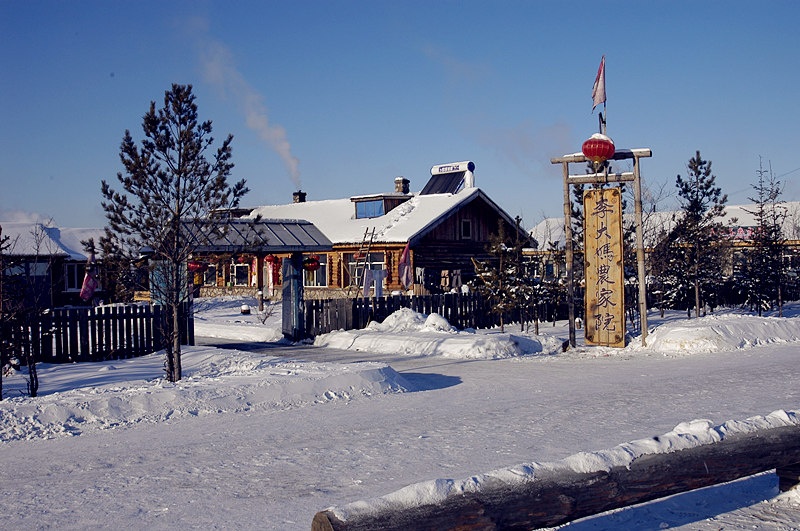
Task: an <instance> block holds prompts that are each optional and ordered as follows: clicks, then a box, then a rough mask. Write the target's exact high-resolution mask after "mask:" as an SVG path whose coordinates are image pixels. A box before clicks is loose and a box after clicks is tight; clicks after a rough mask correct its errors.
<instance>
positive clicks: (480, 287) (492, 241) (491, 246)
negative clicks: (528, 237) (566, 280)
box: [472, 220, 517, 332]
mask: <svg viewBox="0 0 800 531" xmlns="http://www.w3.org/2000/svg"><path fill="white" fill-rule="evenodd" d="M497 225H498V228H497V233H496V234H492V235H491V236H490V238H489V243H488V245H487V246H486V252H487V253H489V255H490V256H491V257H492V258H491V259H489V260H485V261H482V260H475V259H474V258H473V260H472V263H473V265H474V266H475V275H476V279H475V281H473V286H474V288H475V289H476V290H477V291H478V293H481V294H482V295H484V296H485V297H487V298H488V299H489V304H490V309H491V312H492V313H494V314H496V315H497V316H498V317H499V319H500V331H501V332H502V331H505V315H506V314H507V313H509V312H511V311H512V310H513V309H514V308H515V307H516V306H517V300H516V294H515V286H516V279H515V276H516V270H515V267H514V260H513V254H514V246H513V245H512V244H511V243H510V242H509V241H508V239H507V237H506V232H505V228H504V227H503V221H502V220H498V223H497Z"/></svg>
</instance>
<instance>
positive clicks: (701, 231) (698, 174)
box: [654, 151, 728, 316]
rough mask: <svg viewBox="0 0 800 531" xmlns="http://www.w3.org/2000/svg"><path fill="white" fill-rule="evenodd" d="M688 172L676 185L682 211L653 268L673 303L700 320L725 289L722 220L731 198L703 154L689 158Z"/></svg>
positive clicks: (661, 244)
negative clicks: (719, 288) (717, 293)
mask: <svg viewBox="0 0 800 531" xmlns="http://www.w3.org/2000/svg"><path fill="white" fill-rule="evenodd" d="M687 169H688V175H687V177H686V178H685V179H684V178H683V177H681V176H680V175H678V177H677V179H676V182H675V186H676V187H677V189H678V197H679V202H680V206H681V212H680V213H679V215H678V217H677V219H676V220H675V226H674V227H673V229H672V230H671V231H670V232H668V233H666V234H665V237H664V238H663V239H662V240H661V242H660V244H659V246H658V247H659V249H657V255H658V256H659V259H658V260H657V261H654V266H655V268H656V269H657V270H656V274H658V275H659V276H660V277H661V278H662V279H663V280H665V281H666V282H667V283H668V285H669V287H668V289H667V291H671V292H672V293H673V294H674V300H675V301H676V302H678V301H681V302H686V303H687V312H689V315H691V308H692V306H693V307H694V310H695V316H699V315H700V311H701V307H702V306H703V304H704V303H708V304H710V305H711V306H712V307H713V306H714V305H715V299H714V292H715V287H717V286H719V285H720V284H721V280H722V278H721V275H722V271H724V269H725V267H724V266H725V260H726V258H727V251H728V249H727V246H725V245H723V243H724V241H725V240H726V236H725V227H724V226H723V224H722V222H721V218H722V217H723V216H724V215H725V203H726V202H727V201H728V196H727V195H723V194H722V189H721V188H720V187H718V186H717V185H716V176H715V175H713V174H712V173H711V161H706V160H703V159H702V157H701V156H700V151H697V152H696V155H695V156H694V157H692V158H691V159H689V163H688V166H687Z"/></svg>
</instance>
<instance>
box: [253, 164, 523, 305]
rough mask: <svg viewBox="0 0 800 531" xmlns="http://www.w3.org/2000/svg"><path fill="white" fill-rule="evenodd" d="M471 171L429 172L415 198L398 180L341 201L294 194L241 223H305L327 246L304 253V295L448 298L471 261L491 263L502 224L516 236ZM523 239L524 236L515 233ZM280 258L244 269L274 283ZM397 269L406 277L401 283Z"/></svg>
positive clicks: (448, 167)
mask: <svg viewBox="0 0 800 531" xmlns="http://www.w3.org/2000/svg"><path fill="white" fill-rule="evenodd" d="M474 170H475V165H474V164H473V163H472V162H458V163H451V164H441V165H437V166H434V167H433V168H432V169H431V176H430V178H429V180H428V182H427V183H426V185H425V186H424V187H423V188H422V190H421V191H420V192H418V193H412V192H410V191H409V185H410V181H409V180H408V179H405V178H403V177H397V178H395V180H394V189H393V191H391V192H385V193H375V194H368V195H359V196H354V197H350V198H345V199H329V200H319V201H309V200H307V199H306V197H307V195H306V193H305V192H302V191H298V192H295V193H294V197H293V201H292V203H288V204H282V205H271V206H259V207H255V208H253V209H252V210H250V211H249V213H247V214H246V217H248V218H251V219H252V218H254V217H257V216H260V217H261V218H262V219H264V220H269V219H284V220H287V219H294V220H306V221H308V222H310V223H311V224H312V225H313V226H315V227H317V228H318V229H319V230H320V231H321V232H322V234H324V236H325V237H326V238H327V239H328V240H330V242H331V250H330V251H328V252H319V251H315V250H310V251H306V252H305V253H304V254H305V257H306V259H307V260H310V262H311V263H313V267H310V268H309V269H308V270H307V271H306V272H305V278H304V284H305V287H306V288H308V289H307V290H306V293H307V295H308V296H313V294H312V293H313V291H314V290H317V291H318V292H319V293H320V295H323V294H325V295H329V294H330V293H331V292H336V293H339V294H347V295H350V296H355V295H356V294H358V293H362V294H363V293H364V291H363V288H364V285H365V284H368V285H369V286H368V289H369V290H370V291H369V292H370V293H371V294H376V293H378V294H380V293H384V294H387V293H388V292H393V291H402V292H408V291H411V290H413V291H414V292H415V293H442V292H448V291H451V290H454V289H459V288H460V287H461V286H462V285H463V284H465V283H466V282H468V281H469V280H471V279H472V278H473V276H474V266H473V264H472V259H473V258H478V259H481V258H488V255H487V252H486V246H487V244H488V243H489V240H490V237H491V235H492V234H496V233H497V232H498V227H499V224H503V225H504V230H505V233H506V234H507V235H510V236H511V235H513V234H514V232H515V230H516V225H515V222H514V220H513V219H512V218H511V217H510V216H509V215H508V214H507V213H506V212H505V211H504V210H503V209H502V208H500V206H498V205H497V204H496V203H495V202H494V201H492V200H491V199H490V198H489V197H488V196H487V195H486V193H485V192H483V191H482V190H481V189H480V188H477V187H476V186H475V175H474ZM520 237H521V238H523V240H525V239H526V238H527V234H526V233H524V232H523V231H520ZM406 249H407V251H406ZM404 251H406V252H405V254H404ZM284 256H285V255H281V254H278V253H274V254H273V255H270V256H266V257H263V256H262V257H254V258H257V259H256V260H251V261H250V262H249V263H250V264H251V265H255V266H257V267H264V268H265V273H264V274H262V275H260V277H261V278H263V279H265V280H266V281H267V282H268V281H270V280H271V279H272V280H277V281H279V279H278V278H276V277H275V275H276V272H277V271H279V269H278V261H279V259H280V258H282V257H284ZM261 264H263V266H262V265H261ZM401 264H402V265H403V267H401ZM365 271H367V272H368V273H366V274H365V273H364V272H365ZM401 271H408V277H407V278H406V279H405V282H404V281H403V279H401V278H400V272H401ZM243 277H244V275H243ZM250 278H253V277H252V273H251V277H250ZM370 280H371V281H372V282H370ZM264 285H266V282H265V284H264ZM259 287H261V284H259Z"/></svg>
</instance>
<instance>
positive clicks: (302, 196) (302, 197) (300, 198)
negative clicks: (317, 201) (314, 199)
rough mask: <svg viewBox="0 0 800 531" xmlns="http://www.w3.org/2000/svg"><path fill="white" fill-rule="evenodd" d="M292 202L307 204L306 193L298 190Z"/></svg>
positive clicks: (293, 195)
mask: <svg viewBox="0 0 800 531" xmlns="http://www.w3.org/2000/svg"><path fill="white" fill-rule="evenodd" d="M292 202H293V203H305V202H306V193H305V192H304V191H302V190H298V191H296V192H294V193H293V194H292Z"/></svg>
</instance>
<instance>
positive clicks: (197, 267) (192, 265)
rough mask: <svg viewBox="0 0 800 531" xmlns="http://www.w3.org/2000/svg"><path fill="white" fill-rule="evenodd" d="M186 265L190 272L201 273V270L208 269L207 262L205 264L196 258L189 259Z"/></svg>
mask: <svg viewBox="0 0 800 531" xmlns="http://www.w3.org/2000/svg"><path fill="white" fill-rule="evenodd" d="M187 267H188V268H189V271H191V272H192V273H202V272H203V271H205V270H206V269H208V264H206V263H205V262H198V261H197V260H191V261H190V262H189V263H188V264H187Z"/></svg>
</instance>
